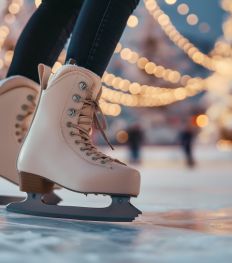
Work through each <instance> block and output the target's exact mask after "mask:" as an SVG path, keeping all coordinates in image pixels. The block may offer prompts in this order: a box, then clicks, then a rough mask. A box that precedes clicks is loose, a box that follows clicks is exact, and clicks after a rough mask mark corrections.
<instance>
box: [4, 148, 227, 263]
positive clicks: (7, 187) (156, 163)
mask: <svg viewBox="0 0 232 263" xmlns="http://www.w3.org/2000/svg"><path fill="white" fill-rule="evenodd" d="M114 154H115V156H116V157H118V158H121V159H126V151H125V149H119V150H117V151H115V153H114ZM143 156H144V161H143V163H142V164H141V165H139V166H137V168H138V169H139V170H140V171H141V175H142V187H141V194H140V196H139V198H137V199H132V203H133V204H134V205H136V206H137V207H138V208H139V209H141V210H142V211H143V215H142V216H140V217H139V218H137V219H136V220H135V221H134V222H133V223H96V222H84V221H72V220H61V219H49V218H41V217H35V216H26V215H19V214H13V213H8V212H6V211H5V209H4V207H1V209H0V227H1V231H0V262H1V263H9V262H12V263H21V262H22V263H29V262H30V263H36V262H39V263H41V262H42V263H43V262H46V263H47V262H49V261H52V262H56V263H65V262H80V263H82V262H88V263H89V262H92V263H95V262H96V263H98V262H99V263H100V262H107V263H108V262H110V263H132V262H133V263H137V262H141V263H148V262H149V263H150V262H152V263H153V262H157V263H173V262H175V263H182V262H183V263H230V262H232V152H229V151H228V152H220V151H217V150H216V149H215V148H213V147H210V148H209V147H198V148H197V149H196V157H197V166H196V167H195V168H193V169H188V168H186V167H185V166H184V163H183V161H182V160H181V159H182V155H181V152H180V151H179V150H178V149H176V148H160V147H153V148H146V149H145V150H144V154H143ZM9 193H13V194H14V195H17V194H21V193H19V192H18V189H17V187H15V186H13V185H11V184H10V183H8V182H6V181H4V180H2V179H1V181H0V194H9ZM57 193H59V195H60V196H61V197H62V198H63V199H64V200H65V202H64V204H71V205H79V206H81V205H83V206H102V205H105V204H108V203H109V201H110V199H109V198H107V197H101V196H99V197H96V196H88V197H87V198H86V197H85V196H84V195H80V194H75V193H72V192H69V191H66V190H59V191H57ZM21 195H22V194H21Z"/></svg>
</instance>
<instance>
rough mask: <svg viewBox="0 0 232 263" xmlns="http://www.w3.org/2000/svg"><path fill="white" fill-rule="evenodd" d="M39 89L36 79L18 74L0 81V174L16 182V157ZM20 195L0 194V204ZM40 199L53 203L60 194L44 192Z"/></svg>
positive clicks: (57, 200) (18, 199)
mask: <svg viewBox="0 0 232 263" xmlns="http://www.w3.org/2000/svg"><path fill="white" fill-rule="evenodd" d="M40 90H41V89H40V87H39V85H38V84H37V83H35V82H34V81H32V80H30V79H28V78H25V77H22V76H14V77H10V78H7V79H4V80H2V81H1V82H0V122H1V124H0V145H1V146H0V176H1V177H3V178H4V179H6V180H8V181H10V182H12V183H14V184H17V185H18V184H19V174H18V171H17V169H16V160H17V157H18V154H19V150H20V147H21V145H22V141H23V139H24V137H25V135H26V133H27V131H28V128H29V126H30V123H31V120H32V117H33V113H34V110H35V106H36V103H37V99H38V97H39V96H38V95H39V92H40ZM23 199H24V198H22V197H13V196H0V205H6V204H8V203H9V202H13V201H20V200H23ZM44 200H45V201H46V202H51V203H57V202H59V201H60V198H59V197H58V196H56V195H55V194H53V193H52V194H49V195H47V196H46V197H45V196H44ZM49 200H50V201H49Z"/></svg>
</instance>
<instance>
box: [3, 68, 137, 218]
mask: <svg viewBox="0 0 232 263" xmlns="http://www.w3.org/2000/svg"><path fill="white" fill-rule="evenodd" d="M50 74H51V69H50V68H48V67H47V66H45V65H42V64H41V65H39V75H40V81H41V86H42V92H41V97H40V102H39V105H38V108H37V112H36V114H35V117H34V120H33V123H32V126H31V128H30V131H29V133H28V136H27V137H26V140H25V142H24V144H23V146H22V149H21V151H20V154H19V158H18V170H19V171H20V188H21V190H22V191H24V192H27V194H28V198H27V200H25V201H24V202H21V203H12V204H10V205H8V206H7V210H8V211H12V212H18V213H25V214H31V215H38V216H47V217H56V218H70V219H79V220H93V221H132V220H133V219H134V218H135V217H136V216H138V214H140V213H141V212H140V211H139V210H138V209H137V208H135V207H134V206H133V205H132V204H131V203H130V202H129V201H130V197H131V196H134V197H136V196H137V195H138V194H139V189H140V175H139V172H138V171H136V170H134V169H132V168H129V167H127V166H126V165H125V164H123V163H121V162H120V161H118V160H115V159H112V158H111V157H109V156H107V155H105V154H103V153H101V152H100V151H99V150H98V149H97V148H96V147H95V146H94V145H93V143H92V141H91V138H90V131H91V129H92V126H93V124H95V126H97V127H98V128H99V129H100V131H101V132H102V134H103V136H104V138H105V139H106V136H105V134H104V131H103V127H102V124H101V122H100V120H99V119H100V118H99V114H100V115H102V113H101V111H100V108H99V105H98V99H99V96H100V93H101V81H100V78H99V77H98V76H97V75H95V74H94V73H93V72H91V71H89V70H87V69H85V68H81V67H78V66H76V65H70V64H67V65H64V66H62V67H61V68H60V69H59V70H58V71H57V72H56V74H54V75H51V76H50V78H49V80H48V76H49V75H50ZM102 117H104V116H103V115H102V116H101V118H102ZM54 184H58V185H60V186H62V187H64V188H66V189H69V190H71V191H74V192H78V193H84V194H89V193H93V194H104V195H110V196H111V197H112V203H111V205H110V206H109V207H105V208H90V207H75V206H57V205H47V204H44V203H43V202H42V201H41V195H43V194H44V193H47V192H49V191H51V189H52V187H53V185H54Z"/></svg>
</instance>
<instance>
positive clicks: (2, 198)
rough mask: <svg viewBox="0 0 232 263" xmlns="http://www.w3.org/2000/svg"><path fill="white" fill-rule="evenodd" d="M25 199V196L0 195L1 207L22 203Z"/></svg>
mask: <svg viewBox="0 0 232 263" xmlns="http://www.w3.org/2000/svg"><path fill="white" fill-rule="evenodd" d="M24 199H25V197H23V196H10V195H0V205H8V204H10V203H12V202H21V201H23V200H24Z"/></svg>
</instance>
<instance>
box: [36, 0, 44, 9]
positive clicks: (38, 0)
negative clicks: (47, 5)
mask: <svg viewBox="0 0 232 263" xmlns="http://www.w3.org/2000/svg"><path fill="white" fill-rule="evenodd" d="M41 3H42V0H35V6H36V7H37V8H38V7H39V6H40V4H41Z"/></svg>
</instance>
